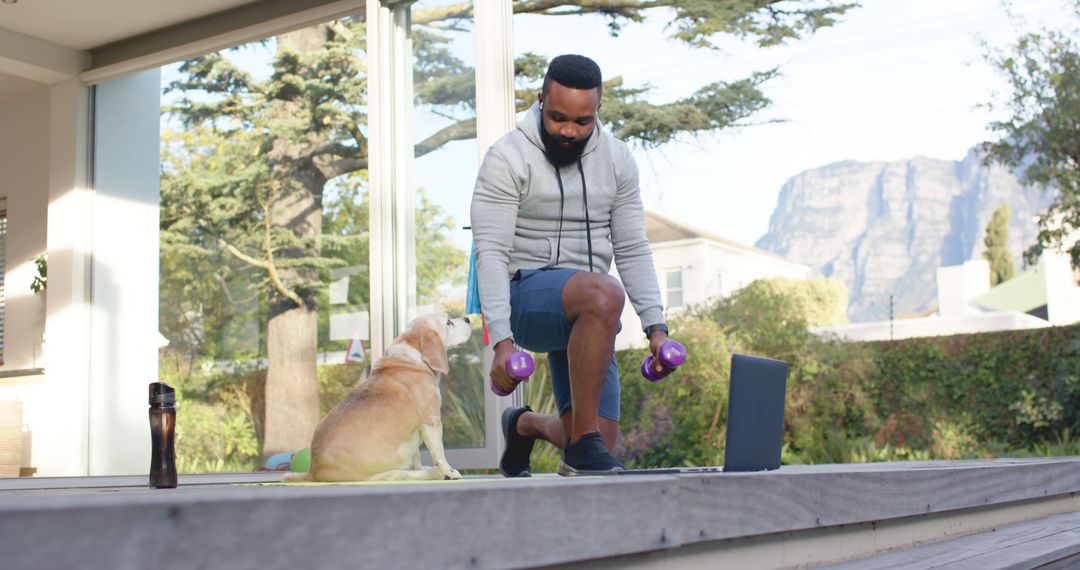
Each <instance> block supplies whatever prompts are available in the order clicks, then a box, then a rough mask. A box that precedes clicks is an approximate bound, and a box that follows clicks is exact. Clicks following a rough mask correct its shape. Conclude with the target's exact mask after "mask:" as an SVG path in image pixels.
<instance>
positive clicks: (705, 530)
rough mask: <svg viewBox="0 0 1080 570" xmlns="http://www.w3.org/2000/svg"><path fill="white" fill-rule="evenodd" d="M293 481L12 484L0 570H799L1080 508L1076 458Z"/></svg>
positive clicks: (2, 518) (0, 506)
mask: <svg viewBox="0 0 1080 570" xmlns="http://www.w3.org/2000/svg"><path fill="white" fill-rule="evenodd" d="M279 477H280V474H273V473H271V474H254V475H250V474H247V475H236V476H229V475H206V476H187V477H184V476H182V477H181V481H180V487H179V488H178V489H171V490H151V489H147V488H146V487H145V486H144V485H145V481H146V478H145V477H142V476H139V477H127V478H125V477H104V478H93V477H91V478H75V479H39V478H23V479H4V480H0V567H3V568H5V569H22V568H27V569H29V568H34V569H39V568H65V569H68V568H80V569H96V568H101V569H110V570H111V569H117V568H143V567H149V566H151V565H152V566H153V567H155V568H260V569H265V568H285V567H291V568H337V567H370V568H398V567H410V568H524V567H539V566H550V565H560V566H588V567H594V568H595V567H612V568H615V567H619V568H626V567H643V568H644V567H657V568H659V567H663V568H676V567H686V568H690V567H712V568H716V567H732V568H735V567H737V568H794V567H812V566H818V565H822V564H828V563H837V562H842V561H852V564H861V563H863V561H862V560H860V559H864V558H865V557H869V556H873V555H878V554H881V553H883V552H887V551H890V550H896V551H897V552H896V553H900V552H901V551H899V550H897V549H905V548H910V547H918V546H919V545H922V544H929V543H933V542H934V541H940V540H946V539H955V538H957V537H961V536H965V535H974V534H975V533H979V532H983V531H990V530H994V529H998V528H1001V527H1003V526H1005V525H1009V524H1014V523H1018V522H1023V521H1031V520H1036V519H1041V518H1044V517H1050V516H1053V515H1057V514H1060V513H1074V512H1078V511H1080V494H1078V493H1080V458H1076V457H1073V458H1055V459H1024V460H1006V459H1002V460H993V461H955V462H910V463H874V464H861V465H817V466H790V467H784V468H781V469H780V470H778V471H773V472H762V473H719V474H697V475H638V476H616V477H588V478H560V477H557V476H538V477H533V478H531V479H515V480H508V479H502V478H497V477H496V478H491V477H488V478H485V477H470V478H466V479H464V480H462V481H450V482H432V483H416V484H351V485H316V486H281V485H258V484H252V483H260V482H262V483H267V482H273V481H275V480H277V478H279ZM854 567H858V566H854ZM980 568H981V569H983V570H985V568H988V567H986V566H980Z"/></svg>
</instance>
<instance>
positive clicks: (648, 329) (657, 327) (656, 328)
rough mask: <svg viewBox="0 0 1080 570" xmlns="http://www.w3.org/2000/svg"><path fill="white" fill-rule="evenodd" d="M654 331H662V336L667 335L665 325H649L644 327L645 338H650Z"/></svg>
mask: <svg viewBox="0 0 1080 570" xmlns="http://www.w3.org/2000/svg"><path fill="white" fill-rule="evenodd" d="M656 331H664V334H668V332H669V331H668V328H667V325H665V324H664V323H657V324H655V325H649V326H647V327H645V338H652V333H654V332H656Z"/></svg>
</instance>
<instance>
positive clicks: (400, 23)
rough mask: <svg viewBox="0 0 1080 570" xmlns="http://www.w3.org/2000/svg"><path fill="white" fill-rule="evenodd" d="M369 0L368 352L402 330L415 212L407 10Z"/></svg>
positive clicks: (408, 294) (404, 4)
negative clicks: (369, 341)
mask: <svg viewBox="0 0 1080 570" xmlns="http://www.w3.org/2000/svg"><path fill="white" fill-rule="evenodd" d="M410 4H412V1H411V0H405V1H402V2H380V1H379V0H368V2H367V35H368V37H367V46H368V201H369V205H370V215H371V234H370V235H371V238H370V240H369V243H370V264H371V268H370V271H371V272H370V275H371V285H370V311H371V355H372V357H376V358H377V357H378V356H380V355H381V354H382V353H383V351H384V349H385V347H386V344H388V343H389V342H390V340H392V339H393V338H394V336H395V335H396V334H397V333H398V332H399V331H401V330H402V328H404V326H405V320H406V318H407V311H408V307H409V303H410V300H412V301H414V302H415V283H413V284H412V285H413V287H412V289H413V291H412V292H410V291H409V289H410V287H409V286H408V285H409V282H410V281H411V280H415V277H413V278H412V279H410V275H411V274H415V270H412V271H410V269H411V264H415V257H414V256H415V251H411V250H413V249H414V248H413V247H411V243H410V241H409V240H410V236H412V235H413V227H414V225H415V216H414V215H413V212H412V208H411V203H412V187H411V184H410V181H411V178H412V167H413V166H412V162H413V140H412V110H413V108H412V41H411V39H410V37H409V5H410Z"/></svg>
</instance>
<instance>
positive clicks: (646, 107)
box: [161, 0, 854, 455]
mask: <svg viewBox="0 0 1080 570" xmlns="http://www.w3.org/2000/svg"><path fill="white" fill-rule="evenodd" d="M853 6H854V5H853V4H838V3H836V1H835V0H824V1H814V0H789V1H784V2H781V1H778V0H772V1H761V0H720V1H716V0H518V1H516V2H514V11H515V12H516V13H531V14H541V15H550V16H567V15H581V14H599V15H602V16H604V17H605V18H607V22H608V28H609V32H610V33H612V34H618V32H619V30H620V29H621V27H622V26H624V25H626V24H628V23H634V22H640V21H642V20H643V19H644V18H645V17H646V16H647V15H648V14H669V15H670V17H671V22H670V25H671V29H672V36H673V37H674V38H676V39H678V40H680V41H683V42H686V43H687V44H689V45H692V46H696V47H701V48H711V47H713V44H712V41H711V40H712V38H713V37H714V36H716V35H717V34H733V35H736V36H738V37H743V38H748V39H753V40H755V41H756V42H757V43H758V44H759V45H761V46H763V47H765V46H770V45H776V44H781V43H783V42H785V41H787V40H790V39H794V38H798V37H801V36H803V35H806V34H809V33H813V32H814V31H816V30H817V29H819V28H822V27H827V26H830V25H833V24H834V23H835V22H836V21H837V19H838V18H839V17H840V16H842V15H843V14H844V13H845V12H846V11H847V10H849V9H850V8H852V7H853ZM359 18H362V16H361V17H359ZM471 19H472V3H471V2H462V3H460V4H454V5H447V6H439V7H433V8H429V9H417V10H414V11H413V14H412V24H413V42H414V46H415V60H416V61H415V65H414V83H415V85H416V87H415V93H416V102H417V104H419V105H425V106H427V107H429V108H430V109H432V110H434V111H436V112H438V113H440V114H443V115H444V116H447V117H450V118H451V123H450V124H449V125H448V126H446V127H445V128H443V129H441V130H439V131H438V132H436V133H434V134H432V135H431V136H430V137H428V138H427V139H426V140H424V141H421V142H419V143H418V144H416V146H415V153H416V155H417V156H420V155H423V154H425V153H428V152H431V151H432V150H435V149H437V148H440V147H441V146H443V145H445V144H446V143H448V142H450V141H454V140H463V139H468V138H473V137H475V134H476V128H475V127H476V125H475V109H474V107H475V97H474V91H473V88H472V85H473V82H474V80H473V77H474V74H473V70H472V69H470V68H469V67H468V66H466V65H465V64H464V63H463V62H462V61H461V60H459V59H458V58H456V57H454V55H453V54H452V53H451V52H450V50H449V49H448V45H449V40H450V38H449V36H448V35H447V34H448V32H450V31H453V30H459V29H463V28H465V27H467V26H469V25H470V22H471ZM364 39H365V22H364V21H362V19H343V20H336V21H332V22H327V23H324V24H320V25H316V26H313V27H310V28H306V29H302V30H297V31H295V32H290V33H287V34H283V35H281V36H278V37H277V38H276V39H275V41H274V44H273V45H274V50H275V56H274V58H273V62H272V66H273V73H272V74H271V75H270V76H269V77H268V78H266V79H256V78H254V77H252V76H251V74H249V73H246V72H244V71H243V70H241V69H240V68H239V67H238V66H237V65H236V64H235V63H234V62H232V61H230V59H229V58H228V57H226V56H225V55H224V54H222V53H213V54H207V55H205V56H201V57H198V58H195V59H192V60H190V61H187V62H185V63H184V64H183V65H181V67H180V74H181V77H180V78H179V79H177V80H175V81H173V82H172V83H171V84H170V85H169V87H168V91H170V92H173V93H176V94H177V99H176V101H175V103H174V104H172V105H171V106H169V107H168V108H167V109H166V110H167V111H168V112H169V113H171V114H172V116H173V117H175V118H176V119H178V120H179V121H180V122H181V124H182V125H183V127H184V129H185V136H187V137H190V138H191V141H190V146H185V147H184V148H175V149H172V151H171V152H172V153H173V155H174V156H175V157H176V158H177V160H176V161H174V164H171V165H167V167H166V169H165V172H163V182H162V188H163V194H162V218H161V226H162V235H163V237H162V247H163V248H164V249H165V250H167V251H173V252H183V254H184V255H187V256H189V257H190V258H192V259H199V260H200V261H201V262H203V263H210V261H209V260H211V259H214V260H221V259H223V256H228V257H229V258H230V261H229V264H228V267H229V268H230V269H228V271H227V272H232V273H234V274H239V273H245V272H246V274H248V275H249V276H256V275H257V276H258V277H257V280H256V282H257V283H259V284H260V285H261V286H263V287H264V290H265V291H268V294H267V295H266V298H265V301H264V302H265V303H266V306H267V314H268V317H267V321H268V322H267V324H266V338H267V345H266V352H267V357H268V361H269V370H268V373H267V380H266V389H265V391H266V397H265V403H266V420H265V436H264V441H263V454H264V455H265V454H269V453H273V452H276V451H284V450H293V449H297V448H300V447H303V446H305V445H307V443H308V441H309V439H310V436H311V433H312V430H313V428H314V425H315V423H316V421H317V417H318V399H317V397H316V388H315V386H316V374H315V372H316V369H315V362H316V360H315V359H316V342H317V341H316V338H317V334H316V330H317V322H318V321H317V312H316V308H317V306H318V298H319V290H320V283H321V282H322V279H321V278H322V276H324V275H325V273H326V272H327V271H329V270H331V269H334V268H338V267H345V266H347V265H348V263H349V262H348V261H346V260H345V259H344V258H342V257H341V256H340V255H336V256H335V255H328V253H329V252H331V251H337V252H339V253H340V252H341V251H344V250H347V249H350V248H358V247H361V244H362V243H363V242H364V239H365V236H364V235H362V234H350V235H341V234H339V233H326V232H324V231H323V223H324V219H323V208H324V204H323V201H324V192H326V189H327V188H328V187H333V185H334V184H335V183H336V182H335V181H337V180H339V179H342V178H343V177H346V176H349V175H352V174H353V173H362V172H363V171H365V170H366V168H367V157H368V152H367V151H368V140H367V136H366V129H365V124H366V114H365V113H366V107H365V105H366V92H367V77H366V74H365V73H364V70H365V62H364V59H363V56H364V47H365V45H364ZM546 63H547V62H546V61H545V60H544V59H543V58H541V57H538V56H535V55H531V54H526V55H525V56H523V57H521V58H519V60H518V61H517V62H516V66H515V67H516V71H517V73H518V78H517V80H518V84H519V86H520V87H521V89H520V90H519V91H518V93H517V102H518V108H519V109H521V108H524V107H526V106H527V105H528V104H530V103H531V102H532V99H533V97H534V94H535V93H536V91H537V90H538V89H539V80H540V78H541V77H542V74H543V70H544V68H545V67H546ZM775 74H776V70H766V71H763V72H759V73H755V74H752V75H751V76H750V77H748V78H746V79H743V80H739V81H734V82H713V83H710V84H707V85H705V86H703V87H702V88H701V89H699V90H698V91H697V92H696V93H694V94H692V95H690V96H688V97H685V98H683V99H681V100H678V101H673V102H670V103H665V104H652V103H649V102H648V101H647V100H646V99H645V96H646V95H647V93H648V89H647V88H644V87H626V86H623V85H622V81H621V80H620V79H619V78H611V79H610V80H609V81H608V82H607V83H606V84H605V85H606V88H605V89H604V102H603V103H604V109H605V120H606V121H607V123H608V126H609V128H610V129H611V130H612V131H613V132H614V133H615V134H616V135H617V136H620V137H622V138H624V139H626V140H628V141H630V142H632V143H636V144H638V145H641V146H643V147H655V146H659V145H662V144H664V143H665V142H668V141H671V140H673V139H675V138H678V137H680V136H684V135H690V136H692V135H696V134H702V133H710V132H717V131H719V130H722V129H725V128H728V127H731V126H735V125H740V124H744V123H745V121H746V119H748V118H749V117H750V116H752V115H753V114H754V113H755V112H757V111H759V110H761V109H762V108H764V107H766V106H767V105H768V103H769V100H768V99H767V98H766V97H765V96H764V94H763V93H762V92H761V90H760V86H761V84H762V83H763V82H764V81H766V80H768V79H769V78H770V77H773V76H774V75H775ZM211 267H212V265H211ZM210 273H214V271H213V270H211V271H210ZM421 277H422V276H421ZM197 278H198V280H199V281H200V282H202V283H203V286H211V285H212V282H213V281H218V282H219V285H220V280H217V279H216V278H212V277H209V276H206V275H201V274H200V275H198V276H197Z"/></svg>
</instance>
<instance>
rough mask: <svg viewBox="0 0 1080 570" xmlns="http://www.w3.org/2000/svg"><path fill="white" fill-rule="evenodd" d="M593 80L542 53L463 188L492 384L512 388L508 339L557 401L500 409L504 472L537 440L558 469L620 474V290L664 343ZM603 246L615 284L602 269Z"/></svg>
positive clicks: (623, 166)
mask: <svg viewBox="0 0 1080 570" xmlns="http://www.w3.org/2000/svg"><path fill="white" fill-rule="evenodd" d="M601 89H602V86H601V74H600V68H599V67H598V66H597V65H596V63H595V62H594V61H592V60H591V59H589V58H587V57H583V56H580V55H562V56H559V57H556V58H555V59H553V60H552V61H551V64H550V65H549V67H548V71H547V75H546V76H545V78H544V85H543V90H542V91H541V92H540V94H539V95H538V96H537V102H536V103H535V104H533V106H532V108H530V109H529V111H528V112H527V113H526V115H525V117H524V118H523V119H522V120H521V122H519V123H518V125H517V129H516V130H514V131H513V132H511V133H508V134H507V135H505V136H503V137H502V138H500V139H499V140H498V141H496V143H495V144H494V145H492V147H491V149H490V150H488V152H487V155H486V156H485V157H484V162H483V164H482V165H481V167H480V173H479V175H478V176H477V180H476V188H475V190H474V191H473V201H472V212H471V223H472V231H473V242H474V244H475V248H476V264H477V279H478V285H479V292H480V304H481V306H482V310H483V314H484V319H485V321H486V323H487V327H488V331H489V333H490V336H491V341H492V342H493V343H495V346H494V350H495V360H494V364H493V365H492V370H491V380H492V381H494V382H495V383H497V384H498V385H499V386H500V387H501V388H503V389H504V390H510V389H512V388H513V386H514V380H513V379H512V378H511V377H510V376H509V375H508V374H507V372H506V361H507V358H508V357H509V356H510V355H511V354H512V353H513V352H514V350H515V348H514V346H515V344H517V345H520V346H522V347H524V348H525V349H528V350H530V351H533V352H546V353H547V354H548V364H549V367H550V369H551V381H552V392H553V393H554V396H555V400H556V402H557V404H558V410H559V416H558V417H554V416H549V415H543V414H537V413H535V412H533V411H532V410H531V409H529V408H528V407H524V408H511V409H508V410H506V412H505V413H504V414H503V418H502V419H503V422H502V423H503V434H504V436H505V437H506V443H507V445H506V451H505V452H504V454H503V457H502V459H501V461H500V470H501V471H502V473H503V474H504V475H506V476H507V477H520V476H529V475H530V466H529V454H530V453H531V452H532V447H533V443H534V442H535V440H536V439H538V438H539V439H543V440H546V441H549V442H551V443H552V444H554V445H555V446H557V447H559V448H561V449H562V450H563V459H562V461H561V462H560V463H559V468H558V471H559V474H560V475H566V476H571V475H595V474H607V473H614V472H617V471H620V470H623V464H622V463H621V462H620V461H619V460H618V459H616V458H615V457H614V456H612V455H611V450H612V449H613V448H614V446H615V441H616V439H617V438H618V434H619V423H618V422H619V375H618V367H617V366H616V363H615V358H614V352H615V335H616V334H617V333H618V330H619V326H620V325H619V317H620V316H621V314H622V308H623V302H624V299H625V297H626V294H628V295H629V297H630V302H631V303H632V304H633V306H634V309H635V310H636V311H637V314H638V316H639V317H640V318H641V323H642V325H643V328H644V330H645V333H646V336H648V338H649V340H650V343H651V344H650V348H651V350H652V352H653V354H656V353H657V351H658V350H659V348H660V346H661V345H662V344H663V343H664V341H665V340H667V327H666V326H664V323H663V314H662V313H661V304H660V288H659V286H658V285H657V279H656V272H655V270H654V268H653V261H652V252H651V251H650V249H649V244H648V241H647V240H646V238H645V215H644V209H643V207H642V204H641V195H640V188H639V187H638V172H637V165H636V164H635V163H634V159H633V157H632V156H631V154H630V151H629V149H628V148H627V146H626V144H625V143H623V142H622V141H620V140H618V139H616V138H614V137H613V136H612V135H611V134H610V133H608V132H606V131H605V130H604V129H603V128H602V126H601V125H600V123H599V120H598V117H597V114H598V112H599V110H600V95H601ZM613 256H614V259H615V263H616V266H617V267H618V269H619V274H620V275H621V277H622V280H623V284H620V283H619V281H618V280H617V279H615V278H614V277H611V276H610V275H608V270H609V268H610V266H611V261H612V257H613ZM623 285H625V287H626V294H624V291H623ZM654 360H656V361H659V359H654ZM659 366H660V365H658V368H657V372H662V371H665V370H664V369H663V368H660V367H659Z"/></svg>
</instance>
